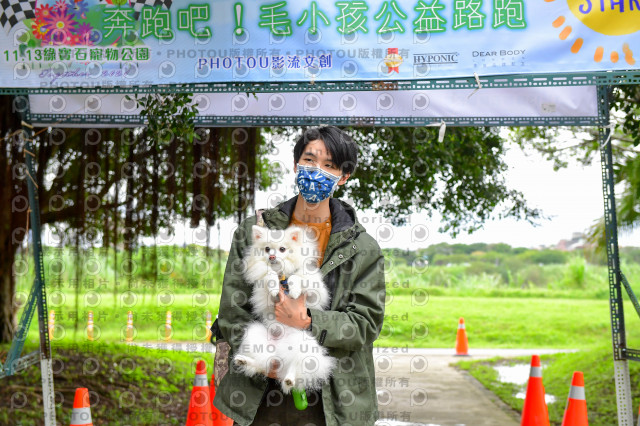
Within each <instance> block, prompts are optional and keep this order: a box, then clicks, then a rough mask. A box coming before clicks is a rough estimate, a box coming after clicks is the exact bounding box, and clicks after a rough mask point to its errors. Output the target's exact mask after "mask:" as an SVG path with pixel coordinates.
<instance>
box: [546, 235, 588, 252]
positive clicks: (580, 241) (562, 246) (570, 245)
mask: <svg viewBox="0 0 640 426" xmlns="http://www.w3.org/2000/svg"><path fill="white" fill-rule="evenodd" d="M587 246H589V243H588V242H587V240H586V239H585V235H584V234H583V233H582V232H574V233H573V234H572V235H571V239H569V240H560V241H558V243H557V244H556V246H555V247H554V248H555V249H556V250H562V251H573V250H581V249H583V248H585V247H587Z"/></svg>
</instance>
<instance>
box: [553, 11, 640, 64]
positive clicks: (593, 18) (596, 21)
mask: <svg viewBox="0 0 640 426" xmlns="http://www.w3.org/2000/svg"><path fill="white" fill-rule="evenodd" d="M545 1H546V2H553V1H556V0H545ZM566 1H567V4H568V6H569V10H571V13H572V14H573V15H574V16H575V17H576V18H578V19H579V20H580V22H582V23H583V24H584V25H586V26H587V27H588V28H590V29H592V30H593V31H595V32H598V33H600V34H604V35H608V36H621V35H627V34H632V33H635V32H636V31H640V7H638V0H566ZM565 22H566V17H565V16H559V17H557V18H556V19H555V20H554V21H553V22H552V24H551V25H553V27H555V28H560V27H562V30H561V31H560V34H559V35H558V37H560V40H567V39H569V38H570V36H571V32H572V31H573V28H571V26H570V25H565ZM583 43H584V39H583V38H582V37H577V38H575V39H573V44H572V45H571V52H572V53H578V52H579V51H580V49H582V45H583ZM604 55H605V49H604V47H602V46H597V47H596V49H595V52H594V54H593V60H594V61H595V62H601V61H602V59H603V58H604ZM622 56H623V57H624V60H625V62H626V63H627V64H629V65H635V63H636V60H635V59H634V58H633V51H632V50H631V48H630V47H629V44H628V43H623V45H622ZM609 58H610V59H611V62H613V63H616V62H618V61H619V60H620V53H619V52H618V51H617V50H612V51H611V52H609Z"/></svg>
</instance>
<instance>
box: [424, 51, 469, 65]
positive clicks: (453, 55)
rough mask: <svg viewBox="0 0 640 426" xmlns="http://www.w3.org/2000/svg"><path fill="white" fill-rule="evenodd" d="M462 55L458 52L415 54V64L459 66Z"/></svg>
mask: <svg viewBox="0 0 640 426" xmlns="http://www.w3.org/2000/svg"><path fill="white" fill-rule="evenodd" d="M459 57H460V54H459V53H458V52H449V53H414V54H413V64H414V65H421V64H457V63H458V58H459Z"/></svg>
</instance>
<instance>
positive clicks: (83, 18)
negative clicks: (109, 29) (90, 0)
mask: <svg viewBox="0 0 640 426" xmlns="http://www.w3.org/2000/svg"><path fill="white" fill-rule="evenodd" d="M87 12H89V6H88V4H87V0H77V1H76V0H57V1H56V2H55V4H54V5H53V6H51V5H49V4H39V5H38V7H37V8H36V9H35V19H33V20H31V33H32V34H33V36H34V37H35V39H36V40H39V41H40V42H41V43H42V44H49V45H65V46H76V45H93V44H94V42H95V41H96V39H97V37H96V36H97V35H96V34H94V31H95V28H94V27H93V26H92V25H91V24H90V23H89V22H88V21H87Z"/></svg>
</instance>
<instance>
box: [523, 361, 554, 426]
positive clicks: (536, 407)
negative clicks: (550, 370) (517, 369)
mask: <svg viewBox="0 0 640 426" xmlns="http://www.w3.org/2000/svg"><path fill="white" fill-rule="evenodd" d="M544 393H545V392H544V385H543V384H542V366H541V365H540V357H539V356H538V355H533V356H531V370H530V372H529V383H527V395H526V396H525V398H524V407H522V421H521V422H520V426H549V412H548V411H547V403H546V401H545V400H544Z"/></svg>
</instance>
